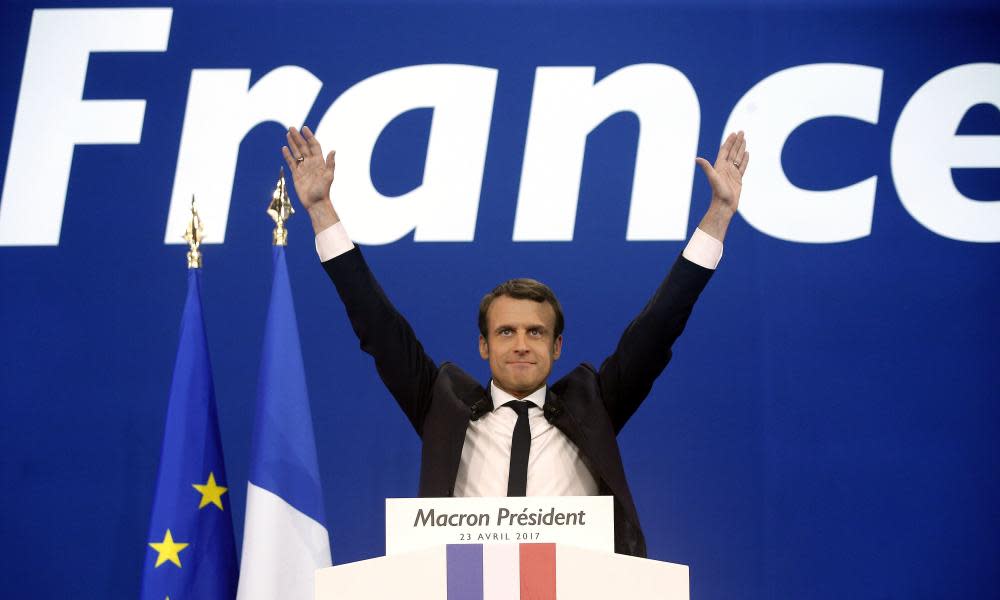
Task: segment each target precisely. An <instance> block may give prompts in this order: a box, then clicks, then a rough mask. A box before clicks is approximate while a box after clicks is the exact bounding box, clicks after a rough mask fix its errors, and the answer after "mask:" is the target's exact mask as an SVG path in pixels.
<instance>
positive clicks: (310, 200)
mask: <svg viewBox="0 0 1000 600" xmlns="http://www.w3.org/2000/svg"><path fill="white" fill-rule="evenodd" d="M285 137H286V138H287V139H288V145H287V146H282V147H281V154H282V155H283V156H284V157H285V163H286V164H287V165H288V171H289V172H290V173H291V174H292V182H293V183H294V184H295V193H296V194H297V195H298V196H299V202H301V203H302V206H303V207H305V209H306V210H307V211H310V212H311V211H312V209H313V208H314V207H318V206H322V204H323V202H324V200H325V201H326V204H329V198H330V185H331V184H332V183H333V171H334V167H335V166H336V163H335V162H334V156H335V155H336V152H335V151H332V150H331V151H330V153H329V154H328V155H327V156H326V160H324V159H323V149H322V148H321V147H320V145H319V141H317V140H316V137H315V136H314V135H313V132H312V131H310V130H309V128H308V127H303V128H302V132H301V133H300V132H298V131H297V130H296V129H295V128H294V127H289V128H288V133H287V134H286V135H285ZM289 148H290V149H289Z"/></svg>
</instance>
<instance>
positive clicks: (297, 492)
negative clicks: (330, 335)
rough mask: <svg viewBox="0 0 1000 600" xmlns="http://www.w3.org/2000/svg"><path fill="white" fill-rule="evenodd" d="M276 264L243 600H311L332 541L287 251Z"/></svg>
mask: <svg viewBox="0 0 1000 600" xmlns="http://www.w3.org/2000/svg"><path fill="white" fill-rule="evenodd" d="M273 259H274V283H273V285H272V287H271V306H270V308H269V309H268V312H267V324H266V326H265V329H264V349H263V351H262V356H261V361H260V379H259V381H258V384H257V412H256V416H255V417H254V429H253V448H252V450H251V457H250V481H248V482H247V513H246V521H245V522H244V527H243V532H244V533H243V561H242V564H243V569H242V572H241V573H240V584H239V594H238V598H239V600H312V598H313V595H314V588H313V585H314V584H313V580H314V576H313V574H314V573H315V571H316V569H319V568H322V567H329V566H330V538H329V535H328V534H327V529H326V516H325V511H324V509H323V488H322V485H320V480H319V462H318V460H317V458H316V442H315V438H314V436H313V423H312V413H311V412H310V410H309V393H308V392H307V391H306V372H305V367H304V366H303V364H302V348H301V346H300V345H299V329H298V324H297V322H296V319H295V306H294V304H293V303H292V287H291V284H290V283H289V280H288V266H287V265H286V264H285V249H284V247H282V246H275V247H274V254H273Z"/></svg>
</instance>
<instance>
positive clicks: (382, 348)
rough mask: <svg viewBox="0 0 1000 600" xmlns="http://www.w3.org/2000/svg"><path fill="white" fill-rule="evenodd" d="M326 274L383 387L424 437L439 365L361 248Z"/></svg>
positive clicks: (335, 261) (331, 263)
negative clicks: (426, 417) (367, 260)
mask: <svg viewBox="0 0 1000 600" xmlns="http://www.w3.org/2000/svg"><path fill="white" fill-rule="evenodd" d="M323 268H324V269H325V270H326V273H327V275H329V276H330V279H331V280H332V281H333V284H334V285H335V286H336V288H337V293H338V294H339V295H340V299H341V300H342V301H343V303H344V308H346V309H347V316H348V318H349V319H350V321H351V326H352V327H353V328H354V333H355V334H356V335H357V336H358V340H359V341H360V342H361V349H362V350H364V351H365V352H367V353H368V354H370V355H371V356H372V357H373V358H374V359H375V367H376V369H378V374H379V376H380V377H381V378H382V381H383V383H385V385H386V387H387V388H388V389H389V392H390V393H391V394H392V396H393V397H394V398H395V399H396V402H397V403H399V407H400V408H402V409H403V412H404V413H406V417H407V418H408V419H409V420H410V423H411V424H412V425H413V428H414V429H416V431H417V433H418V434H420V435H423V422H424V417H425V416H426V415H427V411H428V409H429V407H430V398H431V390H432V387H433V385H434V379H435V378H436V377H437V372H438V368H437V365H435V364H434V361H433V360H431V358H430V357H429V356H428V355H427V353H426V352H424V348H423V346H422V345H421V344H420V341H419V340H417V336H416V334H415V333H414V332H413V329H412V328H411V327H410V324H409V323H407V322H406V319H404V318H403V315H401V314H400V313H399V311H397V310H396V308H395V307H394V306H393V305H392V303H391V302H390V301H389V298H388V297H387V296H386V295H385V292H384V291H382V287H381V286H380V285H379V284H378V281H376V280H375V276H374V275H373V274H372V272H371V270H370V269H369V268H368V264H367V263H366V262H365V259H364V257H363V256H362V255H361V251H360V250H359V249H358V248H354V249H352V250H349V251H348V252H345V253H343V254H341V255H339V256H337V257H335V258H332V259H330V260H328V261H326V262H324V263H323Z"/></svg>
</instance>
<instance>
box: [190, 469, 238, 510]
mask: <svg viewBox="0 0 1000 600" xmlns="http://www.w3.org/2000/svg"><path fill="white" fill-rule="evenodd" d="M191 487H193V488H194V489H196V490H198V491H199V492H201V503H200V504H199V505H198V508H199V509H202V508H205V507H206V506H208V505H209V504H214V505H216V506H218V507H219V510H225V509H224V508H222V495H223V494H225V493H226V490H228V489H229V488H227V487H222V486H221V485H215V473H209V474H208V481H207V482H205V484H204V485H198V484H197V483H193V484H191Z"/></svg>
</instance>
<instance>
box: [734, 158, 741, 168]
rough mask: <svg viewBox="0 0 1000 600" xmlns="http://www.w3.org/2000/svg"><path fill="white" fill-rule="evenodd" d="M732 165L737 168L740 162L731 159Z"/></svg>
mask: <svg viewBox="0 0 1000 600" xmlns="http://www.w3.org/2000/svg"><path fill="white" fill-rule="evenodd" d="M733 166H734V167H736V168H737V169H739V168H740V163H738V162H736V161H735V160H734V161H733Z"/></svg>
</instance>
